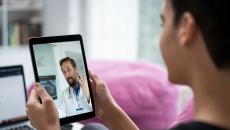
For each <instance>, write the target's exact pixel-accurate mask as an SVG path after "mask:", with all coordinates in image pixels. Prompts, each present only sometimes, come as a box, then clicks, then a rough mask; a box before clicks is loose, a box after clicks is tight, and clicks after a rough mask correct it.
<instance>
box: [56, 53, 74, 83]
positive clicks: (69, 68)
mask: <svg viewBox="0 0 230 130" xmlns="http://www.w3.org/2000/svg"><path fill="white" fill-rule="evenodd" d="M59 63H60V67H61V70H62V72H63V74H64V76H65V78H66V80H67V82H68V83H69V85H70V86H71V87H74V86H75V85H76V83H77V82H78V78H77V71H78V70H77V66H76V63H75V61H74V60H73V59H71V58H70V57H66V58H63V59H61V60H60V62H59Z"/></svg>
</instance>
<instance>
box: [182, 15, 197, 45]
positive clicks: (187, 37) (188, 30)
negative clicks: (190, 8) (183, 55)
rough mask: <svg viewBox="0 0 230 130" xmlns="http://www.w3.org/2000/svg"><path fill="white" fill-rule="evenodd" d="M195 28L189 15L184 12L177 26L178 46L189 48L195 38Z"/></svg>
mask: <svg viewBox="0 0 230 130" xmlns="http://www.w3.org/2000/svg"><path fill="white" fill-rule="evenodd" d="M196 29H197V27H196V24H195V20H194V18H193V16H192V15H191V13H188V12H185V13H184V14H183V15H182V17H181V20H180V23H179V25H178V40H179V44H180V46H189V45H190V44H192V43H193V42H192V41H193V40H194V38H195V31H196Z"/></svg>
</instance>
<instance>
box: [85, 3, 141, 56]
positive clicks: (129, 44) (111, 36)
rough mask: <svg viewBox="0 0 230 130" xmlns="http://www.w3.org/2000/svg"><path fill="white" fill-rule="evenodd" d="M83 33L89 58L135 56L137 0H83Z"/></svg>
mask: <svg viewBox="0 0 230 130" xmlns="http://www.w3.org/2000/svg"><path fill="white" fill-rule="evenodd" d="M84 5H85V28H84V34H85V35H84V37H85V43H86V44H87V45H86V46H87V47H88V48H87V52H88V54H89V57H90V58H93V59H110V60H113V59H115V60H116V59H119V60H135V59H137V42H138V11H139V7H138V0H100V1H98V0H86V1H85V3H84Z"/></svg>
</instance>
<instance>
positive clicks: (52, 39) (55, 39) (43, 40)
mask: <svg viewBox="0 0 230 130" xmlns="http://www.w3.org/2000/svg"><path fill="white" fill-rule="evenodd" d="M71 41H80V46H81V50H82V57H83V62H84V67H85V72H86V79H87V82H88V87H89V92H90V99H91V103H92V109H93V111H92V112H88V113H83V114H80V115H74V116H70V117H65V118H60V124H61V125H64V124H67V123H72V122H76V121H80V120H84V119H89V118H93V117H95V108H94V99H93V93H92V88H91V84H90V79H89V74H88V66H87V63H86V58H85V51H84V46H83V40H82V36H81V35H80V34H76V35H62V36H48V37H36V38H30V39H29V49H30V54H31V59H32V65H33V70H34V75H35V80H36V82H39V76H38V72H37V65H36V61H35V56H34V50H33V45H36V44H48V43H61V42H71ZM67 44H68V43H67Z"/></svg>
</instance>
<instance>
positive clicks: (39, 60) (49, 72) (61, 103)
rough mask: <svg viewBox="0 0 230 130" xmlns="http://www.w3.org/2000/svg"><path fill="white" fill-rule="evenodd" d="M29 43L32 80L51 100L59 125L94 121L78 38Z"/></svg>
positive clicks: (85, 66) (60, 38) (58, 38)
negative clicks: (38, 83)
mask: <svg viewBox="0 0 230 130" xmlns="http://www.w3.org/2000/svg"><path fill="white" fill-rule="evenodd" d="M29 43H30V52H31V58H32V63H33V69H34V73H35V79H36V81H37V82H40V84H41V85H42V86H43V87H44V88H45V89H46V91H47V92H48V94H49V95H50V96H51V97H52V98H53V100H54V103H55V105H56V107H57V110H58V114H59V117H60V123H61V124H66V123H71V122H76V121H79V120H83V119H87V118H91V117H94V116H95V112H94V102H93V96H92V91H91V86H90V81H89V76H88V69H87V64H86V59H85V53H84V47H83V42H82V37H81V36H80V35H66V36H54V37H40V38H31V39H30V40H29Z"/></svg>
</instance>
